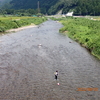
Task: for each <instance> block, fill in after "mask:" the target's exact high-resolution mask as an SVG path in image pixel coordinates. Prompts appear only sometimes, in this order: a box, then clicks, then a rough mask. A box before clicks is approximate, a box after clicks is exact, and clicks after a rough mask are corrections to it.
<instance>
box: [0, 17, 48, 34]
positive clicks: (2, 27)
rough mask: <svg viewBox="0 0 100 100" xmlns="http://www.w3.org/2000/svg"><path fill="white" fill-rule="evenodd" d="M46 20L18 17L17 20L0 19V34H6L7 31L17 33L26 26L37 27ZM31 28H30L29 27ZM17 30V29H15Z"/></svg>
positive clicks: (43, 18) (42, 18)
mask: <svg viewBox="0 0 100 100" xmlns="http://www.w3.org/2000/svg"><path fill="white" fill-rule="evenodd" d="M46 20H47V18H45V17H35V18H34V17H19V18H17V19H15V18H10V17H9V18H8V17H7V18H5V19H3V18H0V33H4V32H8V30H9V31H17V30H22V29H23V28H20V27H24V26H25V28H26V26H28V25H39V24H41V23H43V22H44V21H46ZM30 27H31V26H30ZM17 28H19V29H17Z"/></svg>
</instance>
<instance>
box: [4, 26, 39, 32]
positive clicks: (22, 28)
mask: <svg viewBox="0 0 100 100" xmlns="http://www.w3.org/2000/svg"><path fill="white" fill-rule="evenodd" d="M32 27H37V25H29V26H24V27H20V28H16V29H10V30H7V31H6V33H9V32H17V31H20V30H24V29H27V28H32Z"/></svg>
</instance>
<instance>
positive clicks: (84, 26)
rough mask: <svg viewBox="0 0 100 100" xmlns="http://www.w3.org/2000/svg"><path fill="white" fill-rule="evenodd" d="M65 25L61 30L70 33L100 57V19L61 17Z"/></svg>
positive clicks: (69, 34) (70, 35)
mask: <svg viewBox="0 0 100 100" xmlns="http://www.w3.org/2000/svg"><path fill="white" fill-rule="evenodd" d="M59 21H60V22H61V23H62V24H63V25H64V27H63V28H62V29H60V32H64V33H66V34H68V36H69V37H71V38H73V39H75V40H76V41H78V42H79V43H80V44H82V45H83V46H85V47H86V48H87V49H89V51H91V53H92V54H93V55H95V56H96V57H98V58H100V21H96V20H95V21H94V20H90V19H85V18H67V19H66V18H64V19H59Z"/></svg>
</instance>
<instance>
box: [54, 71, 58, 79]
mask: <svg viewBox="0 0 100 100" xmlns="http://www.w3.org/2000/svg"><path fill="white" fill-rule="evenodd" d="M54 74H55V79H56V80H57V79H58V71H56V72H54Z"/></svg>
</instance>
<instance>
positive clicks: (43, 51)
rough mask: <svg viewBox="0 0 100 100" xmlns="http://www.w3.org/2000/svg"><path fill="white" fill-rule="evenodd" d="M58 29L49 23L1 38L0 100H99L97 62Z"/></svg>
mask: <svg viewBox="0 0 100 100" xmlns="http://www.w3.org/2000/svg"><path fill="white" fill-rule="evenodd" d="M61 27H63V26H62V25H61V24H60V23H58V22H55V21H52V20H48V21H46V22H44V23H43V24H41V25H40V27H39V28H38V27H34V28H29V29H25V30H22V31H19V32H16V33H10V34H7V35H4V36H0V100H100V90H99V89H100V61H99V60H97V59H96V58H94V57H93V56H91V55H90V54H89V53H88V52H87V50H86V49H84V48H83V47H81V46H80V45H79V44H78V43H76V42H74V41H73V40H71V39H69V38H68V37H66V36H63V35H61V34H60V33H59V29H60V28H61ZM56 70H58V71H59V75H58V80H57V81H56V80H55V79H54V72H55V71H56ZM57 83H59V84H60V85H57ZM78 88H98V91H78Z"/></svg>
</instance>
